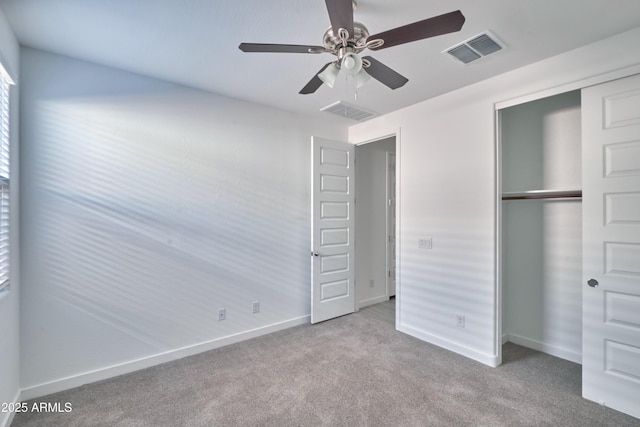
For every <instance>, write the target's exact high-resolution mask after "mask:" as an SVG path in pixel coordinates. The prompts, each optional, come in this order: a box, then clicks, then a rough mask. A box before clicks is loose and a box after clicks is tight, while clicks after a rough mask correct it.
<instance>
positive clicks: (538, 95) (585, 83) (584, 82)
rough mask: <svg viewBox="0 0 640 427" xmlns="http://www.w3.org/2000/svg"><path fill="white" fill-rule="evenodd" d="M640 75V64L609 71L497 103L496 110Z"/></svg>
mask: <svg viewBox="0 0 640 427" xmlns="http://www.w3.org/2000/svg"><path fill="white" fill-rule="evenodd" d="M639 73H640V64H637V65H632V66H629V67H624V68H620V69H618V70H614V71H609V72H607V73H603V74H596V75H594V76H591V77H585V78H581V79H579V80H576V81H573V82H569V83H566V84H563V85H559V86H554V87H551V88H549V89H545V90H541V91H537V92H533V93H530V94H526V95H522V96H518V97H516V98H511V99H507V100H504V101H498V102H496V103H495V109H496V110H502V109H504V108H508V107H513V106H515V105H520V104H524V103H527V102H530V101H536V100H538V99H542V98H548V97H550V96H554V95H559V94H561V93H566V92H571V91H574V90H579V89H584V88H585V87H589V86H594V85H597V84H600V83H605V82H609V81H611V80H617V79H621V78H623V77H628V76H632V75H634V74H639Z"/></svg>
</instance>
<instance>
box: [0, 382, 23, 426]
mask: <svg viewBox="0 0 640 427" xmlns="http://www.w3.org/2000/svg"><path fill="white" fill-rule="evenodd" d="M18 402H20V391H18V393H17V394H16V397H14V398H13V400H12V401H11V402H6V403H18ZM15 416H16V413H15V412H5V413H1V412H0V427H9V426H10V425H11V423H12V422H13V417H15Z"/></svg>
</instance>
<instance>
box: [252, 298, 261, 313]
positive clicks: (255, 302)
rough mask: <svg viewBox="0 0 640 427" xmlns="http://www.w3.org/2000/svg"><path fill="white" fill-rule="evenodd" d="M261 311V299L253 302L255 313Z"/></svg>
mask: <svg viewBox="0 0 640 427" xmlns="http://www.w3.org/2000/svg"><path fill="white" fill-rule="evenodd" d="M256 313H260V301H254V302H253V314H256Z"/></svg>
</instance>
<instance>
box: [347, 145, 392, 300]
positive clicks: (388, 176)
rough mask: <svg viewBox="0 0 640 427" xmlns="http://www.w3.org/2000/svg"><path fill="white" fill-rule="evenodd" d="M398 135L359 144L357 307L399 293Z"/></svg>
mask: <svg viewBox="0 0 640 427" xmlns="http://www.w3.org/2000/svg"><path fill="white" fill-rule="evenodd" d="M395 191H396V137H395V136H391V137H387V138H383V139H380V140H376V141H372V142H368V143H365V144H360V145H357V146H356V205H355V206H356V224H357V225H356V233H355V234H356V237H355V242H356V263H355V270H356V271H355V273H356V287H355V288H356V309H360V308H364V307H367V306H371V305H374V304H379V303H383V302H388V301H389V300H390V299H392V298H395V294H396V267H395V251H396V231H395V230H396V217H395V213H396V193H395Z"/></svg>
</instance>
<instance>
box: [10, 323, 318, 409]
mask: <svg viewBox="0 0 640 427" xmlns="http://www.w3.org/2000/svg"><path fill="white" fill-rule="evenodd" d="M308 323H309V316H302V317H297V318H294V319H290V320H285V321H283V322H279V323H273V324H271V325H268V326H263V327H260V328H256V329H251V330H249V331H245V332H240V333H237V334H233V335H229V336H226V337H222V338H216V339H213V340H210V341H205V342H202V343H199V344H194V345H191V346H187V347H183V348H179V349H176V350H171V351H167V352H165V353H160V354H156V355H153V356H149V357H143V358H141V359H137V360H132V361H130V362H124V363H120V364H117V365H112V366H108V367H104V368H100V369H96V370H94V371H90V372H85V373H82V374H78V375H73V376H70V377H66V378H60V379H57V380H54V381H50V382H47V383H42V384H38V385H34V386H31V387H27V388H25V389H23V390H22V395H21V397H22V399H23V400H29V399H34V398H36V397H40V396H45V395H48V394H51V393H57V392H59V391H63V390H68V389H71V388H74V387H79V386H81V385H83V384H89V383H93V382H96V381H101V380H105V379H107V378H113V377H116V376H118V375H123V374H128V373H131V372H134V371H138V370H140V369H145V368H149V367H151V366H155V365H159V364H161V363H166V362H171V361H173V360H178V359H181V358H183V357H187V356H193V355H195V354H199V353H203V352H205V351H209V350H214V349H216V348H220V347H224V346H227V345H230V344H235V343H238V342H241V341H245V340H248V339H251V338H256V337H259V336H263V335H267V334H270V333H273V332H278V331H281V330H283V329H288V328H292V327H294V326H299V325H304V324H308Z"/></svg>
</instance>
